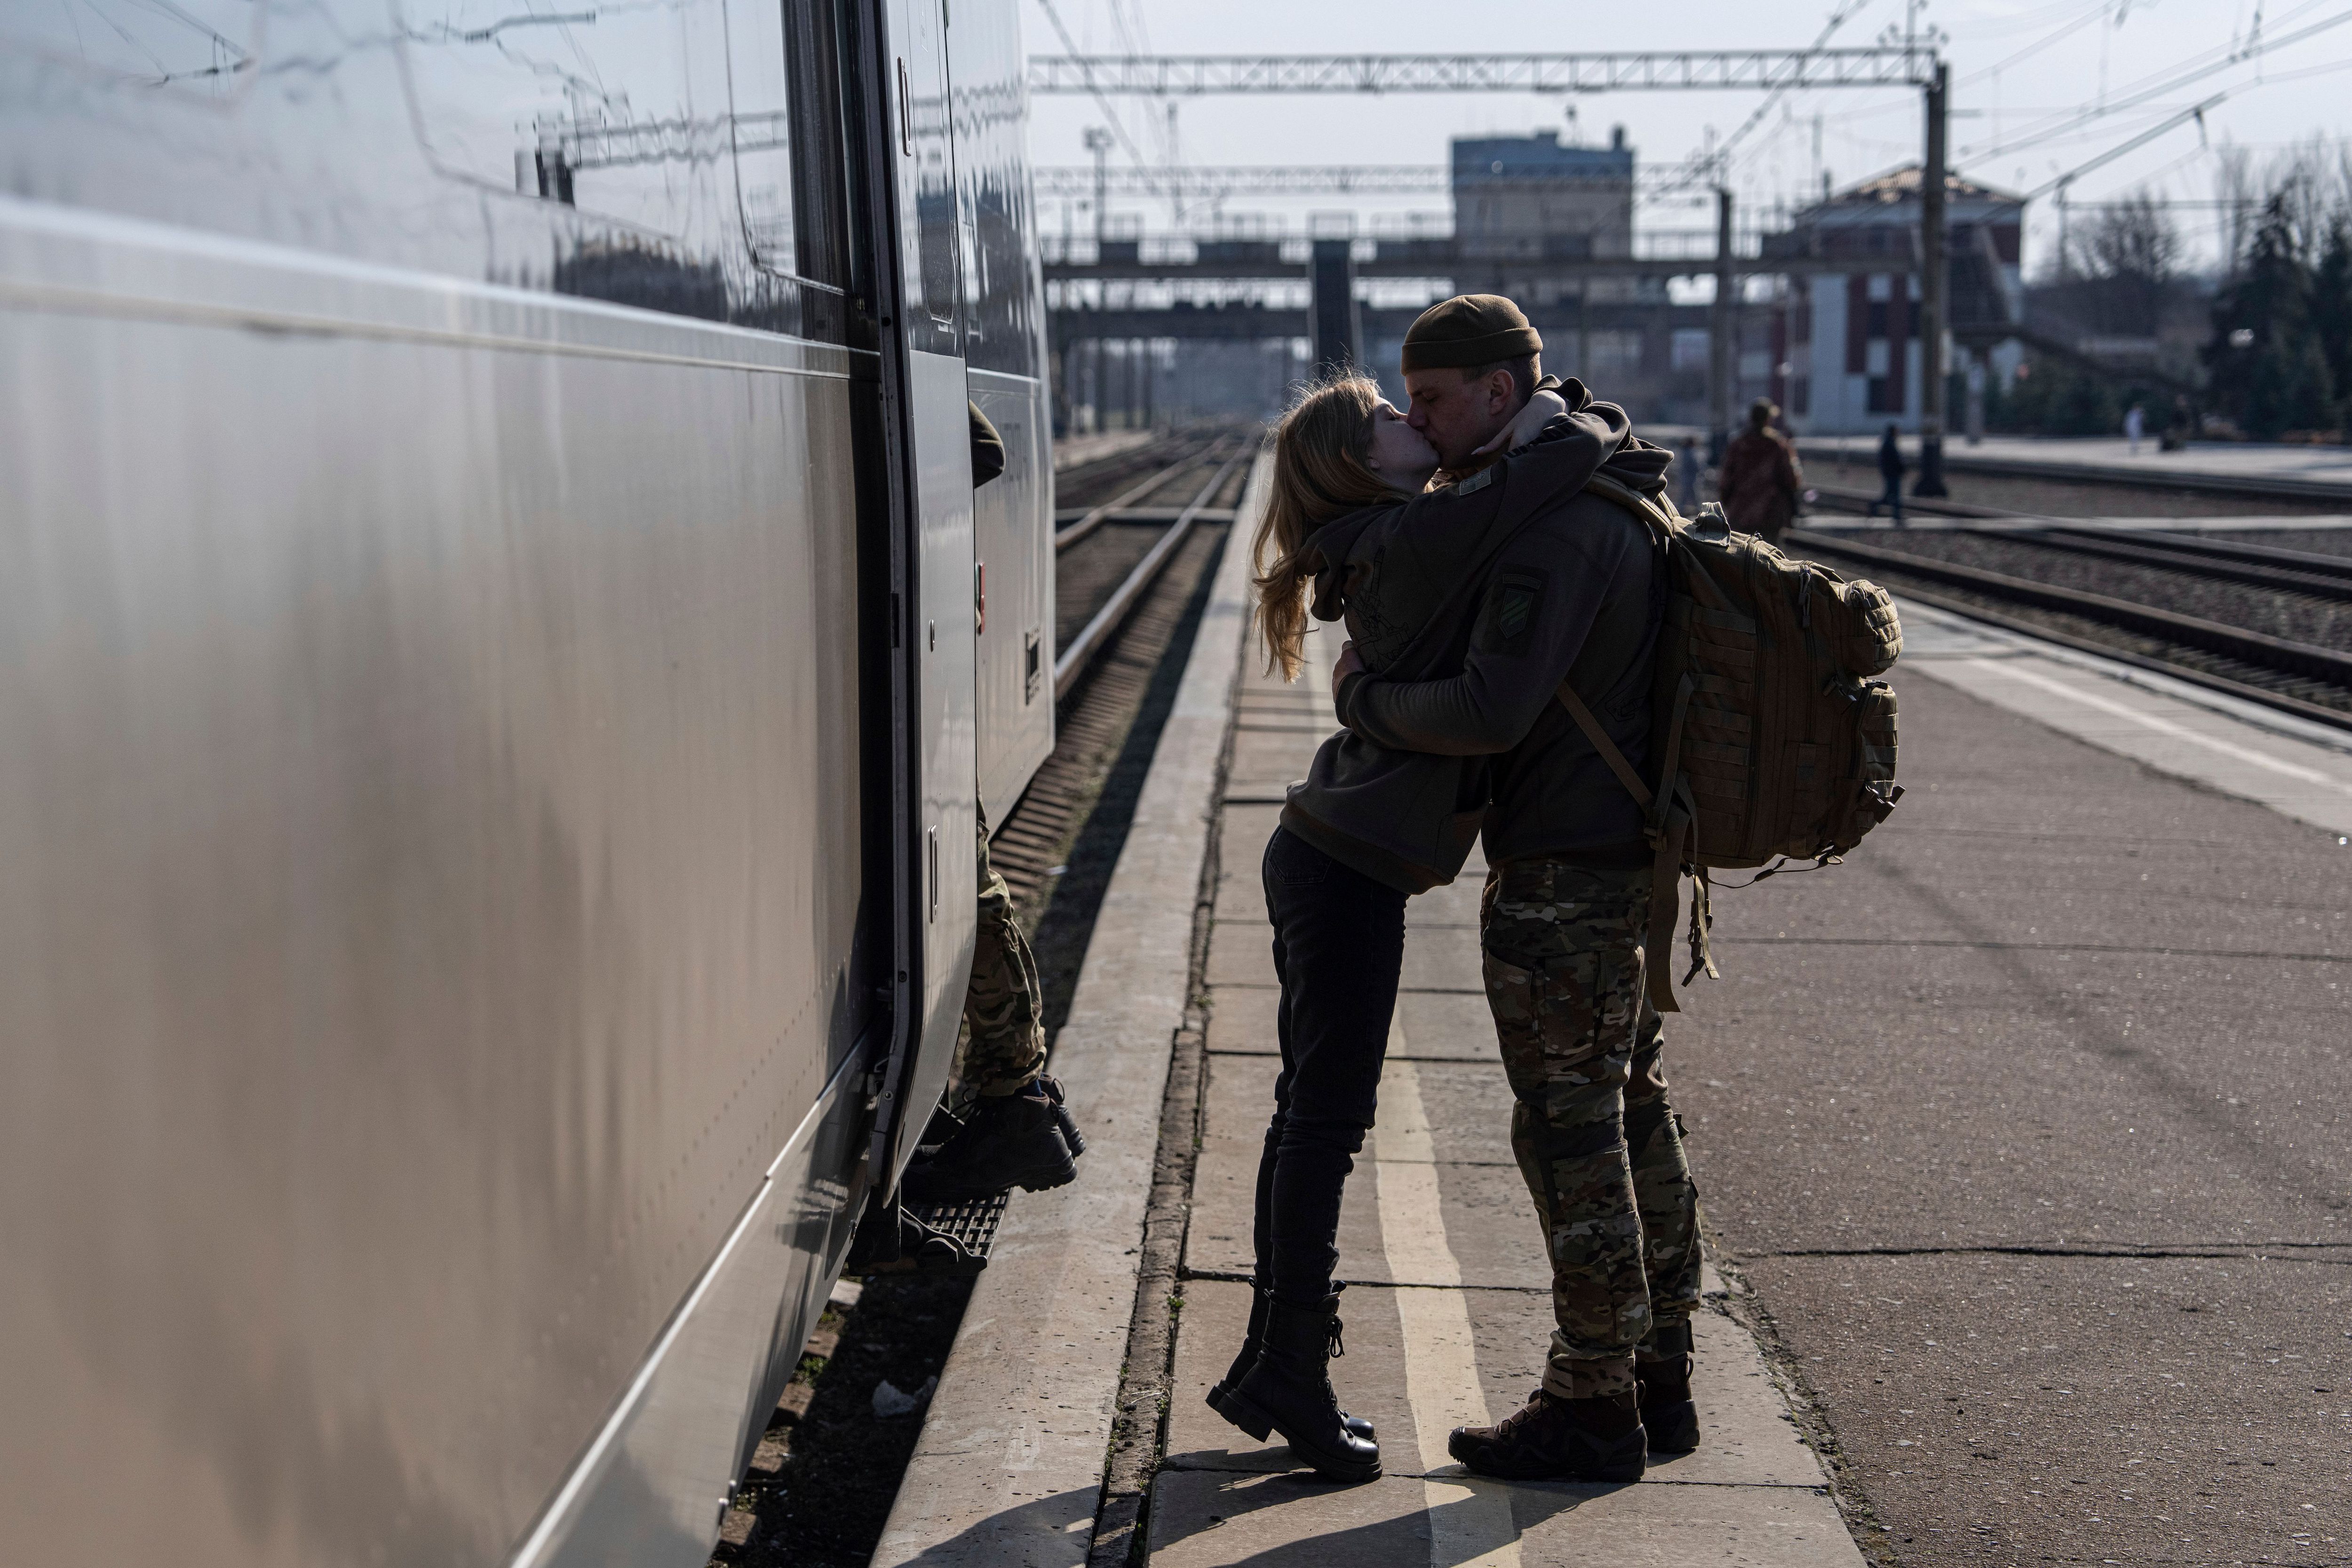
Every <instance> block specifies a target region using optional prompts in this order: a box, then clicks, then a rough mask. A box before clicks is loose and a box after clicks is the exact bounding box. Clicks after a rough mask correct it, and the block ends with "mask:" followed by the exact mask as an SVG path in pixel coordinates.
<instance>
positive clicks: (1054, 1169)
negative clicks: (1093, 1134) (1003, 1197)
mask: <svg viewBox="0 0 2352 1568" xmlns="http://www.w3.org/2000/svg"><path fill="white" fill-rule="evenodd" d="M1062 1115H1063V1112H1062V1110H1061V1108H1060V1107H1059V1106H1057V1105H1056V1104H1055V1103H1054V1100H1053V1099H1052V1097H1051V1096H1050V1095H1048V1094H1047V1093H1046V1092H1045V1089H1043V1088H1041V1087H1040V1086H1039V1084H1032V1085H1030V1086H1029V1088H1027V1089H1024V1090H1022V1091H1021V1092H1020V1093H1018V1094H983V1095H982V1096H981V1097H980V1100H979V1102H978V1103H977V1104H975V1105H974V1106H973V1107H972V1110H971V1119H970V1120H969V1121H965V1122H964V1124H963V1128H962V1130H961V1131H959V1132H957V1133H956V1134H955V1136H954V1137H952V1138H950V1139H949V1140H948V1141H947V1142H945V1143H943V1144H941V1145H940V1151H939V1152H938V1153H936V1154H933V1155H930V1156H929V1158H925V1159H919V1160H917V1161H916V1162H915V1163H913V1164H911V1165H909V1166H908V1167H907V1174H906V1176H905V1178H904V1179H903V1180H902V1181H901V1182H900V1183H899V1190H900V1192H902V1193H903V1194H905V1195H906V1199H907V1201H908V1203H917V1204H952V1203H969V1202H970V1201H971V1200H972V1199H973V1198H985V1197H992V1196H994V1195H995V1194H998V1193H1002V1192H1005V1191H1008V1190H1010V1189H1011V1188H1013V1187H1020V1188H1022V1189H1024V1191H1027V1192H1033V1193H1035V1192H1043V1191H1044V1190H1045V1189H1046V1188H1048V1187H1059V1186H1064V1185H1066V1184H1069V1183H1070V1182H1073V1181H1075V1180H1076V1179H1077V1174H1078V1162H1077V1157H1076V1155H1075V1154H1073V1153H1072V1152H1070V1144H1069V1140H1067V1139H1066V1138H1064V1137H1063V1136H1062Z"/></svg>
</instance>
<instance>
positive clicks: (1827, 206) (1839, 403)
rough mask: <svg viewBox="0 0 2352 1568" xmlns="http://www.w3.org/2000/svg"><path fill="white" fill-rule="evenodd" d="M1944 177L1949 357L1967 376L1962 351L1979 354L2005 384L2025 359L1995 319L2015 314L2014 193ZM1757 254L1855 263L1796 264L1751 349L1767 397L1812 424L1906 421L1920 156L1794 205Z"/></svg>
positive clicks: (1868, 428)
mask: <svg viewBox="0 0 2352 1568" xmlns="http://www.w3.org/2000/svg"><path fill="white" fill-rule="evenodd" d="M1946 180H1947V184H1946V185H1945V193H1946V194H1945V198H1944V213H1945V235H1946V255H1947V256H1948V258H1949V273H1948V276H1949V279H1950V301H1949V307H1948V309H1949V313H1950V321H1949V327H1950V332H1951V336H1952V338H1953V340H1954V341H1955V343H1956V348H1955V351H1954V352H1952V353H1948V355H1947V356H1946V364H1947V365H1948V368H1949V369H1950V370H1951V372H1952V373H1953V374H1956V375H1964V374H1966V371H1967V367H1968V363H1969V354H1970V353H1979V352H1982V353H1985V354H1986V357H1987V369H1988V371H1989V373H1990V374H1992V375H1994V376H1997V377H1999V378H2000V380H2001V381H2002V383H2003V384H2006V382H2007V381H2008V379H2009V377H2010V376H2011V375H2012V374H2015V371H2016V368H2017V364H2018V362H2019V360H2020V359H2021V357H2022V351H2021V348H2020V347H2019V345H2018V344H2017V343H2016V342H2014V341H2013V340H2011V339H2010V338H2009V337H2008V336H2006V335H2005V331H2004V329H2005V328H2006V327H2007V326H2008V324H2009V323H2012V322H2017V321H2021V320H2022V319H2023V316H2024V303H2025V280H2024V277H2023V274H2022V272H2021V269H2020V266H2019V255H2020V244H2021V234H2022V227H2023V224H2024V218H2025V202H2024V198H2022V197H2021V196H2014V195H2009V194H2008V193H2007V192H2004V191H1997V190H1994V189H1992V188H1991V187H1990V186H1988V185H1980V184H1975V183H1974V182H1972V181H1969V180H1964V179H1962V178H1960V177H1959V176H1958V175H1957V174H1952V175H1947V176H1946ZM1764 255H1765V256H1766V258H1768V259H1769V258H1798V257H1804V258H1815V259H1818V260H1824V261H1830V262H1849V263H1851V264H1852V265H1851V266H1850V267H1848V268H1838V269H1835V270H1830V271H1822V272H1813V273H1810V274H1792V275H1791V276H1790V279H1789V287H1788V289H1786V290H1785V293H1784V297H1783V298H1784V303H1783V304H1781V305H1780V306H1777V307H1774V314H1773V316H1772V318H1771V321H1770V330H1769V342H1770V347H1769V352H1768V353H1765V354H1764V355H1761V356H1759V358H1760V359H1761V361H1762V363H1763V364H1765V365H1768V366H1769V383H1770V394H1771V396H1772V397H1773V399H1774V400H1775V401H1777V402H1778V403H1780V405H1781V406H1782V407H1783V408H1785V409H1787V410H1788V413H1789V418H1790V424H1791V425H1792V426H1795V427H1796V428H1797V429H1798V430H1800V431H1802V432H1804V433H1806V434H1809V435H1832V436H1834V435H1853V434H1859V433H1863V432H1875V431H1877V430H1879V429H1881V428H1882V427H1884V426H1885V424H1886V423H1887V422H1888V421H1889V420H1892V421H1894V422H1895V424H1896V425H1898V426H1901V427H1902V428H1903V429H1905V430H1916V429H1917V428H1918V427H1919V409H1920V402H1921V397H1920V385H1919V364H1920V354H1919V279H1920V275H1919V170H1918V167H1917V166H1916V164H1915V165H1913V166H1911V167H1909V168H1906V169H1898V170H1896V171H1895V173H1893V174H1885V175H1882V176H1880V177H1879V178H1877V179H1874V180H1868V181H1865V182H1864V183H1863V184H1858V185H1855V186H1853V187H1852V188H1850V189H1848V190H1844V191H1841V192H1839V193H1838V194H1837V195H1833V196H1831V197H1830V198H1829V199H1827V200H1826V201H1823V202H1822V203H1820V204H1818V205H1814V206H1811V207H1808V208H1806V209H1804V210H1803V211H1802V212H1800V213H1798V214H1797V215H1796V217H1795V218H1794V219H1793V220H1792V221H1791V222H1790V226H1789V228H1788V231H1787V232H1786V233H1783V234H1776V235H1771V236H1769V237H1766V239H1765V242H1764ZM1744 357H1745V356H1744V355H1743V358H1744ZM1742 368H1743V370H1745V369H1747V368H1748V366H1745V365H1743V367H1742ZM1742 379H1743V380H1746V379H1747V377H1746V376H1744V375H1743V377H1742ZM1960 412H1961V411H1960V407H1959V405H1958V400H1957V399H1955V400H1954V401H1953V402H1952V403H1951V405H1948V407H1947V409H1946V411H1945V423H1946V426H1947V427H1948V428H1952V429H1957V428H1958V426H1959V421H1960Z"/></svg>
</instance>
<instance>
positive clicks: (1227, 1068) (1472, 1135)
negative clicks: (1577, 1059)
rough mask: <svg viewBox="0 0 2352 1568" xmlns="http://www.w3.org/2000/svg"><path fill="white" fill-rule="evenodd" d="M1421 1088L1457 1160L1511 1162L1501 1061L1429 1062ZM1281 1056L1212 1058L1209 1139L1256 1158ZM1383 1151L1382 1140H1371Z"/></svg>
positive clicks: (1441, 1141)
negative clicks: (1236, 1145)
mask: <svg viewBox="0 0 2352 1568" xmlns="http://www.w3.org/2000/svg"><path fill="white" fill-rule="evenodd" d="M1418 1066H1419V1070H1420V1080H1421V1092H1422V1098H1423V1103H1424V1104H1425V1105H1426V1106H1427V1107H1428V1110H1429V1126H1430V1140H1431V1142H1432V1143H1433V1145H1434V1146H1435V1148H1436V1149H1437V1151H1438V1152H1441V1153H1442V1155H1443V1156H1444V1159H1445V1160H1446V1161H1447V1162H1448V1163H1454V1164H1465V1165H1495V1164H1500V1165H1511V1167H1512V1169H1514V1170H1516V1169H1517V1166H1516V1165H1513V1164H1512V1159H1511V1150H1510V1145H1509V1144H1508V1143H1507V1142H1505V1141H1503V1137H1502V1134H1503V1133H1504V1132H1505V1131H1507V1129H1508V1128H1509V1126H1510V1123H1511V1089H1510V1085H1509V1083H1508V1082H1507V1080H1506V1079H1504V1077H1503V1068H1502V1064H1501V1063H1499V1062H1496V1061H1494V1060H1492V1059H1491V1058H1490V1059H1489V1060H1486V1061H1484V1062H1454V1061H1426V1060H1424V1061H1423V1062H1421V1063H1419V1064H1418ZM1280 1067H1281V1063H1280V1061H1279V1060H1278V1059H1277V1058H1274V1057H1271V1056H1241V1055H1235V1056H1225V1057H1216V1058H1211V1060H1210V1063H1209V1088H1208V1108H1209V1114H1208V1127H1209V1131H1208V1132H1207V1133H1206V1134H1205V1136H1206V1138H1207V1139H1208V1140H1209V1142H1211V1143H1213V1144H1219V1145H1222V1144H1223V1143H1224V1142H1227V1141H1235V1142H1239V1143H1240V1144H1242V1145H1244V1146H1245V1147H1246V1148H1247V1150H1248V1151H1249V1152H1251V1154H1252V1156H1253V1157H1255V1151H1256V1149H1257V1147H1258V1133H1259V1130H1260V1129H1261V1128H1263V1127H1264V1126H1265V1121H1266V1117H1267V1114H1268V1112H1269V1111H1270V1110H1271V1109H1272V1107H1273V1104H1274V1079H1275V1075H1276V1072H1277V1071H1278V1070H1279V1069H1280ZM1373 1148H1374V1151H1375V1154H1376V1156H1377V1150H1378V1143H1377V1142H1376V1141H1375V1142H1374V1145H1373Z"/></svg>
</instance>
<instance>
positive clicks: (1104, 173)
mask: <svg viewBox="0 0 2352 1568" xmlns="http://www.w3.org/2000/svg"><path fill="white" fill-rule="evenodd" d="M1086 140H1087V152H1089V153H1093V154H1094V155H1095V259H1096V260H1097V261H1099V260H1101V259H1102V242H1103V236H1104V234H1105V233H1106V232H1107V231H1108V228H1109V214H1108V210H1107V208H1106V207H1105V205H1104V204H1105V202H1106V201H1107V200H1108V198H1109V195H1110V149H1111V135H1110V132H1108V131H1106V130H1104V129H1103V128H1102V127H1101V126H1099V125H1089V126H1087V132H1086Z"/></svg>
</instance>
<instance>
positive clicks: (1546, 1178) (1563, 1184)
mask: <svg viewBox="0 0 2352 1568" xmlns="http://www.w3.org/2000/svg"><path fill="white" fill-rule="evenodd" d="M1649 915H1650V868H1648V867H1646V866H1644V867H1642V868H1638V869H1635V870H1629V871H1615V870H1612V871H1597V870H1592V869H1589V868H1584V867H1580V866H1576V865H1572V864H1569V863H1567V862H1564V861H1557V860H1520V861H1514V862H1511V863H1509V864H1507V865H1505V866H1501V867H1497V868H1495V869H1494V870H1492V871H1490V872H1489V873H1488V874H1487V878H1486V895H1485V899H1484V900H1483V903H1482V906H1481V910H1480V921H1479V924H1480V932H1481V942H1482V944H1483V946H1484V948H1485V950H1486V951H1485V961H1486V1000H1487V1003H1488V1005H1490V1006H1491V1007H1492V1008H1493V1009H1494V1014H1495V1031H1496V1036H1497V1037H1499V1039H1500V1041H1501V1045H1502V1053H1503V1067H1504V1070H1505V1071H1506V1072H1507V1074H1508V1075H1509V1077H1510V1081H1511V1092H1512V1095H1513V1096H1514V1097H1515V1098H1516V1100H1517V1105H1516V1106H1515V1107H1514V1108H1513V1110H1512V1112H1511V1150H1512V1152H1513V1153H1515V1154H1516V1155H1517V1157H1518V1163H1519V1172H1520V1173H1521V1174H1522V1175H1523V1176H1525V1177H1526V1178H1527V1184H1528V1195H1529V1196H1531V1197H1532V1198H1533V1199H1534V1200H1535V1205H1536V1214H1537V1217H1538V1219H1539V1220H1541V1221H1542V1224H1543V1227H1544V1240H1545V1244H1546V1246H1547V1247H1549V1251H1550V1254H1551V1269H1552V1310H1553V1317H1554V1321H1555V1324H1556V1326H1555V1327H1554V1329H1553V1331H1552V1336H1551V1350H1550V1354H1549V1359H1548V1362H1547V1364H1546V1367H1545V1371H1544V1387H1545V1388H1546V1389H1548V1390H1549V1391H1550V1392H1551V1393H1552V1394H1556V1395H1559V1396H1560V1397H1562V1398H1567V1399H1583V1398H1591V1397H1594V1396H1596V1395H1601V1394H1630V1393H1633V1390H1634V1381H1633V1360H1634V1353H1635V1351H1636V1349H1637V1347H1641V1346H1642V1345H1643V1343H1644V1342H1645V1341H1651V1340H1653V1339H1654V1335H1655V1334H1656V1333H1657V1331H1659V1330H1664V1331H1666V1332H1667V1338H1668V1339H1670V1340H1673V1341H1675V1342H1677V1343H1676V1344H1675V1347H1674V1348H1675V1350H1676V1351H1679V1349H1680V1341H1681V1334H1682V1331H1683V1330H1684V1329H1685V1326H1686V1325H1687V1324H1688V1322H1689V1321H1690V1316H1691V1313H1692V1312H1693V1311H1695V1310H1696V1309H1697V1307H1698V1271H1699V1247H1698V1189H1697V1187H1696V1185H1695V1184H1693V1183H1692V1181H1691V1173H1690V1165H1689V1163H1687V1162H1686V1161H1685V1159H1684V1157H1683V1146H1682V1133H1681V1128H1680V1126H1679V1124H1678V1123H1677V1122H1676V1121H1675V1115H1674V1109H1673V1107H1672V1106H1671V1105H1670V1104H1669V1103H1668V1101H1667V1099H1666V1080H1665V1075H1664V1071H1663V1069H1662V1068H1661V1066H1660V1062H1659V1054H1660V1050H1661V1047H1662V1046H1663V1044H1664V1038H1663V1030H1662V1028H1661V1026H1660V1025H1659V1021H1658V1015H1657V1014H1656V1012H1655V1011H1654V1010H1653V1009H1652V1008H1651V1006H1650V1005H1649V1002H1648V1000H1647V997H1646V995H1645V994H1644V993H1643V984H1642V965H1643V952H1642V939H1643V930H1644V928H1645V927H1646V926H1647V924H1648V922H1649ZM1661 1349H1662V1350H1663V1349H1664V1347H1663V1346H1662V1347H1661Z"/></svg>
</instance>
